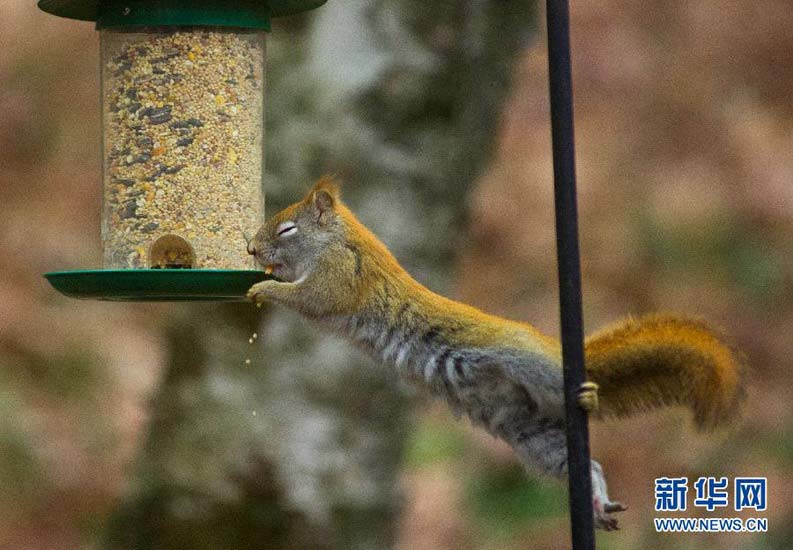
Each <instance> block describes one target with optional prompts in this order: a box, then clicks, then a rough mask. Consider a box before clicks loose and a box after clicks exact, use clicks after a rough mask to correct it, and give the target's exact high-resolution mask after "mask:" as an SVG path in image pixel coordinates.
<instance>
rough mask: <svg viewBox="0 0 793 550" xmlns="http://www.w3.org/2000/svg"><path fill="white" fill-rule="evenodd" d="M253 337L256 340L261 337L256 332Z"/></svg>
mask: <svg viewBox="0 0 793 550" xmlns="http://www.w3.org/2000/svg"><path fill="white" fill-rule="evenodd" d="M252 337H253V339H254V340H256V339H257V338H258V337H259V335H258V334H256V333H255V332H254V333H253V335H252Z"/></svg>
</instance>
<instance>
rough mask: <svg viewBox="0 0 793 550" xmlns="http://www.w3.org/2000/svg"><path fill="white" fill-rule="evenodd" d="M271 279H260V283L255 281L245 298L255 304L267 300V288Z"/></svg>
mask: <svg viewBox="0 0 793 550" xmlns="http://www.w3.org/2000/svg"><path fill="white" fill-rule="evenodd" d="M270 282H271V281H262V282H260V283H256V284H255V285H253V286H252V287H251V288H250V289H248V294H247V296H246V298H247V299H248V300H250V301H251V302H254V303H255V304H262V303H263V302H265V301H267V289H268V288H269V286H270V285H268V283H270Z"/></svg>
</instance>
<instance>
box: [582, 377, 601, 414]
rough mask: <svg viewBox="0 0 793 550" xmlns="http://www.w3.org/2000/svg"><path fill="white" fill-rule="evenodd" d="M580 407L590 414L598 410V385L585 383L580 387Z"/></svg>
mask: <svg viewBox="0 0 793 550" xmlns="http://www.w3.org/2000/svg"><path fill="white" fill-rule="evenodd" d="M578 406H579V407H581V408H582V409H584V410H585V411H586V412H588V413H592V412H595V411H596V410H597V409H598V385H597V384H595V383H594V382H584V383H583V384H581V385H580V386H579V387H578Z"/></svg>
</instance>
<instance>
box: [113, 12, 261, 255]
mask: <svg viewBox="0 0 793 550" xmlns="http://www.w3.org/2000/svg"><path fill="white" fill-rule="evenodd" d="M102 60H103V62H102V86H103V91H102V95H103V97H102V104H103V117H104V125H103V127H104V138H103V142H104V143H103V157H104V158H103V161H104V174H103V175H104V189H105V193H104V216H103V227H102V240H103V244H104V261H105V267H106V268H112V269H129V268H145V267H152V268H188V267H194V268H209V269H212V268H217V269H221V268H222V269H252V268H253V259H252V258H251V257H250V256H249V255H248V254H247V252H246V243H245V239H244V237H243V235H245V234H254V233H255V232H256V230H257V228H258V226H259V225H260V224H261V222H262V220H263V217H264V198H263V193H262V187H261V185H262V171H263V157H264V153H263V149H262V144H263V132H264V124H263V100H264V74H263V68H264V39H263V34H262V33H258V32H240V31H237V30H235V31H228V30H216V29H210V28H199V29H193V30H191V31H189V32H187V31H185V30H184V29H180V30H179V31H174V30H168V31H162V32H160V31H159V30H158V31H157V32H148V30H147V32H118V31H117V30H113V31H103V32H102ZM155 242H158V246H156V247H154V246H152V245H154V243H155ZM191 263H192V265H190V264H191Z"/></svg>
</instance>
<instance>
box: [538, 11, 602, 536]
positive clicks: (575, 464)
mask: <svg viewBox="0 0 793 550" xmlns="http://www.w3.org/2000/svg"><path fill="white" fill-rule="evenodd" d="M546 6H547V17H548V68H549V74H550V85H551V128H552V135H553V179H554V197H555V204H556V253H557V256H558V260H559V303H560V310H561V320H562V357H563V364H564V396H565V411H566V417H567V419H566V428H567V467H568V476H569V487H570V522H571V527H572V539H573V549H574V550H592V549H594V548H595V534H594V531H593V519H592V475H591V472H590V462H589V428H588V426H587V415H586V413H585V412H584V410H583V409H581V407H579V406H578V389H579V387H580V386H581V384H582V383H583V382H584V381H585V380H586V373H585V371H584V330H583V322H582V319H581V266H580V264H579V256H578V212H577V208H576V189H575V148H574V130H573V84H572V77H571V69H570V14H569V10H568V5H567V0H547V1H546Z"/></svg>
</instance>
